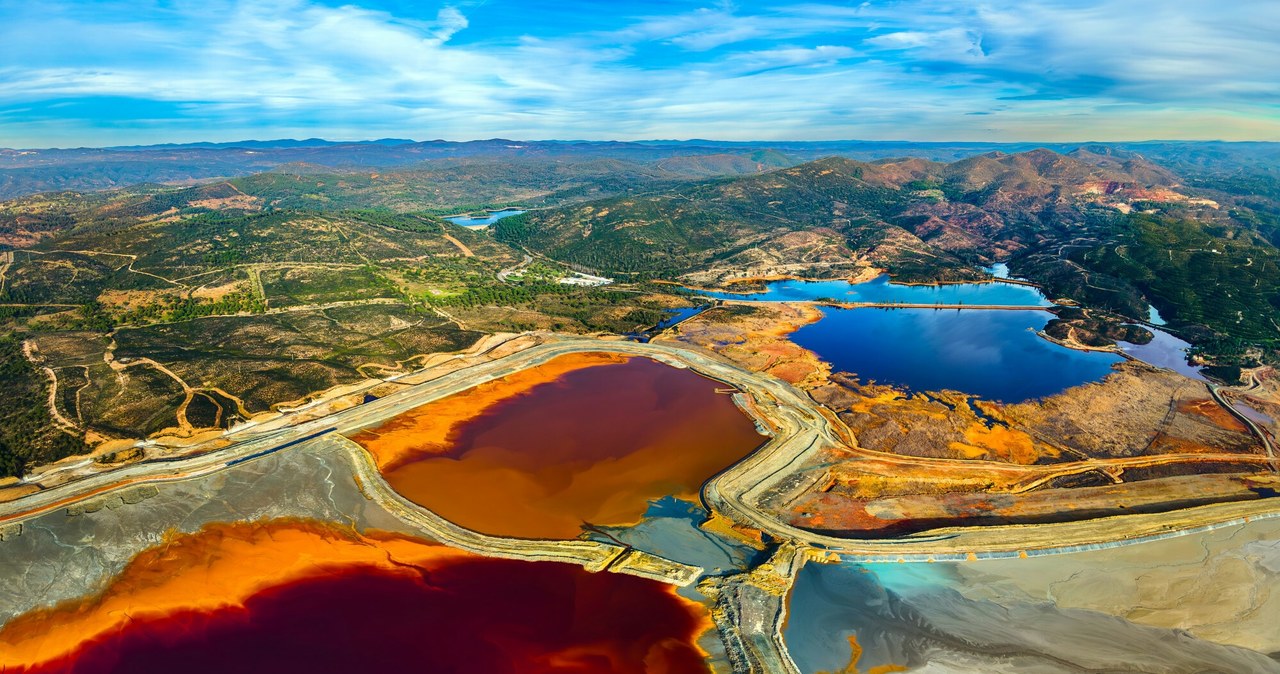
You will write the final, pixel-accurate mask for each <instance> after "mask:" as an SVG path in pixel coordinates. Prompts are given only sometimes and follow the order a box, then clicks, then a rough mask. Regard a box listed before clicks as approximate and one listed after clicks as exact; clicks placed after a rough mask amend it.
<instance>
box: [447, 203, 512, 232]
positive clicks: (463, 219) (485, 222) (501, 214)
mask: <svg viewBox="0 0 1280 674" xmlns="http://www.w3.org/2000/svg"><path fill="white" fill-rule="evenodd" d="M521 213H524V211H521V210H518V209H514V208H509V209H507V210H505V211H489V216H488V217H485V218H476V217H472V216H470V215H459V216H456V217H452V218H445V220H448V221H449V222H452V223H453V224H455V225H462V226H463V227H477V228H479V227H488V226H489V225H492V224H493V223H495V222H497V221H499V220H501V219H503V218H509V217H511V216H513V215H520V214H521Z"/></svg>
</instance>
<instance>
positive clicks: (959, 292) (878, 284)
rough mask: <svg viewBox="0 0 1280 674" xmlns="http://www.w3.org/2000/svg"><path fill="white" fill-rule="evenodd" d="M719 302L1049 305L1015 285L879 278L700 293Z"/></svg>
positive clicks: (1037, 294)
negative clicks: (917, 282) (905, 282)
mask: <svg viewBox="0 0 1280 674" xmlns="http://www.w3.org/2000/svg"><path fill="white" fill-rule="evenodd" d="M702 292H703V294H705V295H707V296H709V297H714V298H717V299H723V300H748V301H767V302H806V301H816V300H835V301H836V302H877V303H892V302H897V303H905V304H969V305H995V306H1032V307H1047V306H1050V304H1051V303H1050V302H1049V300H1047V299H1045V296H1044V295H1043V294H1041V293H1040V291H1039V290H1037V289H1035V288H1033V287H1031V286H1025V285H1019V284H1015V283H1000V282H993V283H953V284H947V285H903V284H901V283H891V282H890V281H889V277H888V276H880V277H878V278H876V279H874V280H871V281H867V282H866V283H850V282H848V281H796V280H787V281H772V282H770V283H768V284H767V285H766V287H765V290H763V291H761V292H757V293H749V294H743V293H727V292H716V291H702Z"/></svg>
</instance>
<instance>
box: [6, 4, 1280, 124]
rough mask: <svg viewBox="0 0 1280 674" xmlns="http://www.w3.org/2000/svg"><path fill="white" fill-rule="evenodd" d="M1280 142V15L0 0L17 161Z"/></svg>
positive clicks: (1184, 7)
mask: <svg viewBox="0 0 1280 674" xmlns="http://www.w3.org/2000/svg"><path fill="white" fill-rule="evenodd" d="M312 136H319V137H325V138H331V139H367V138H378V137H389V136H394V137H403V138H414V139H419V140H425V139H432V138H446V139H451V140H466V139H474V138H491V137H507V138H517V139H543V138H566V139H567V138H574V139H579V138H581V139H650V138H715V139H725V140H751V139H760V140H771V139H798V140H816V139H853V138H860V139H907V140H1043V141H1079V140H1141V139H1150V138H1193V139H1208V138H1221V139H1228V140H1242V139H1255V140H1280V2H1276V1H1275V0H1231V1H1223V2H1209V1H1206V0H1164V1H1161V2H1153V1H1150V0H982V1H979V2H961V1H956V0H910V1H906V0H903V1H887V2H862V1H857V2H838V1H833V0H827V1H822V0H816V1H812V2H781V1H779V2H768V1H760V2H746V1H743V2H737V3H732V2H694V1H686V0H655V1H648V2H635V1H631V0H615V1H604V2H579V1H576V0H560V1H553V0H537V1H530V0H459V1H457V2H449V3H444V4H437V3H432V2H430V1H424V2H414V1H410V0H384V1H382V2H358V3H340V2H323V1H319V0H258V1H253V2H249V1H245V0H166V1H158V0H156V1H148V0H138V1H130V2H115V1H112V0H100V1H94V2H68V1H66V0H41V1H40V2H29V1H26V0H23V1H18V0H0V146H9V147H39V146H72V145H114V144H125V143H152V142H170V141H175V142H182V141H194V140H239V139H245V138H279V137H298V138H303V137H312Z"/></svg>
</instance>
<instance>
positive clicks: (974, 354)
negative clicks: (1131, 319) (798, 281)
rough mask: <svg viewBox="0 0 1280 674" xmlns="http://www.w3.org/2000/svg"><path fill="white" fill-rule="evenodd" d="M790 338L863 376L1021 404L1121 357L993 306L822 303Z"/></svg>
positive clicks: (1027, 314)
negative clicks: (1058, 338) (817, 314)
mask: <svg viewBox="0 0 1280 674" xmlns="http://www.w3.org/2000/svg"><path fill="white" fill-rule="evenodd" d="M823 313H824V318H823V319H822V320H820V321H818V322H817V323H812V324H810V325H807V326H805V327H803V328H800V329H799V330H797V331H796V332H795V333H793V334H792V337H791V338H792V340H793V341H795V343H797V344H799V345H800V346H803V347H805V348H807V349H809V350H811V351H813V352H814V353H817V354H818V356H819V357H820V358H822V359H823V360H825V361H827V362H829V363H831V364H832V367H833V369H834V370H835V371H836V372H851V373H853V374H855V375H857V376H858V378H859V379H860V380H862V381H863V382H867V381H871V380H874V381H876V382H878V383H881V384H892V385H895V386H900V387H904V388H908V389H911V390H914V391H936V390H942V389H950V390H955V391H962V392H965V393H971V394H973V395H976V396H979V397H982V398H987V399H992V400H1000V401H1003V402H1019V401H1022V400H1026V399H1028V398H1039V397H1044V396H1048V395H1053V394H1055V393H1059V392H1061V391H1063V390H1065V389H1067V388H1070V387H1072V386H1077V385H1079V384H1084V383H1087V382H1091V381H1097V380H1100V379H1102V378H1103V377H1105V376H1106V375H1107V373H1109V372H1110V371H1111V366H1112V365H1113V364H1115V363H1117V362H1119V361H1120V360H1122V357H1121V356H1119V355H1116V354H1110V353H1102V352H1086V351H1075V350H1072V349H1068V348H1066V347H1062V346H1058V345H1057V344H1054V343H1052V342H1049V341H1047V340H1045V339H1043V338H1041V337H1040V336H1039V335H1037V334H1036V333H1037V331H1039V330H1041V329H1043V328H1044V326H1045V324H1046V323H1048V322H1049V320H1050V319H1052V318H1053V315H1052V314H1050V313H1048V312H1045V311H1008V310H999V309H963V310H961V309H938V310H934V309H824V310H823Z"/></svg>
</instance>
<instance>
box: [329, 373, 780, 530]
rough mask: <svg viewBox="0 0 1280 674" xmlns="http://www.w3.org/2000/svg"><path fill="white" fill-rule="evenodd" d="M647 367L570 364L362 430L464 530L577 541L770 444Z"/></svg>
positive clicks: (689, 489) (735, 415) (705, 390)
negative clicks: (588, 529) (587, 527)
mask: <svg viewBox="0 0 1280 674" xmlns="http://www.w3.org/2000/svg"><path fill="white" fill-rule="evenodd" d="M726 388H727V387H726V386H725V385H724V384H722V383H720V382H716V381H714V380H711V379H708V378H706V377H703V376H701V375H699V374H697V373H696V372H693V371H692V370H688V369H681V368H676V367H671V366H669V365H665V364H662V363H659V362H657V361H654V360H650V359H648V358H639V357H635V358H630V357H626V356H621V355H617V354H604V353H590V354H577V355H569V356H561V357H559V358H556V359H553V360H551V361H549V362H547V363H545V364H543V365H540V366H537V367H534V368H530V369H528V370H523V371H521V372H518V373H515V374H513V375H511V376H509V377H505V378H502V379H499V380H495V381H492V382H488V383H485V384H481V385H479V386H476V387H474V388H472V389H469V390H467V391H464V392H462V393H460V394H457V395H454V396H450V397H448V398H445V399H442V400H439V401H436V402H433V403H429V404H427V405H424V406H422V407H419V408H416V409H414V410H411V411H409V412H406V413H404V414H402V415H400V416H397V417H395V418H392V419H390V420H389V421H387V422H385V423H384V424H382V425H381V426H379V427H376V428H372V429H369V430H366V431H363V432H361V433H359V434H357V435H355V436H353V439H354V440H355V441H356V442H358V443H360V444H361V445H362V446H363V447H365V449H367V450H368V451H369V452H370V453H371V454H372V455H373V457H374V459H375V461H376V462H377V463H378V466H379V468H380V469H381V471H382V473H383V475H384V476H385V477H386V479H387V481H388V482H389V483H390V485H391V486H392V487H393V488H394V489H395V490H396V491H398V492H399V493H401V494H403V495H404V496H405V497H407V498H409V499H410V500H412V501H414V502H415V503H418V504H420V505H422V506H425V507H426V508H428V509H430V510H432V511H434V512H435V513H437V514H439V515H440V516H442V517H444V518H446V519H448V520H450V521H452V522H454V523H456V524H459V525H461V526H464V527H467V528H469V529H473V530H475V531H479V532H482V533H486V534H493V535H500V536H512V537H520V538H554V539H569V538H575V537H577V536H578V534H579V533H581V531H582V526H583V524H584V523H589V524H592V525H618V524H628V523H632V522H636V521H638V520H639V519H640V518H641V516H642V515H643V513H644V512H645V510H646V508H647V506H648V503H649V502H650V501H652V500H654V499H657V498H661V497H663V496H678V497H683V498H696V497H697V494H698V492H699V490H700V488H701V486H702V484H703V482H705V481H706V480H707V479H708V478H710V477H711V476H713V475H715V474H716V473H718V472H719V471H721V470H723V469H724V468H725V467H727V466H729V465H731V464H732V463H734V462H735V461H737V460H739V459H741V458H742V457H744V456H746V455H747V454H750V453H751V451H752V450H754V449H755V448H756V447H758V446H759V445H760V444H761V443H762V442H763V441H764V438H763V437H762V436H761V435H760V434H759V433H758V432H757V431H756V428H755V424H754V422H752V421H751V419H750V418H748V417H747V415H746V414H745V413H743V411H742V410H741V409H739V408H738V406H737V405H736V404H735V403H734V402H733V399H732V396H730V395H728V394H727V393H725V392H717V389H719V390H720V391H724V390H726Z"/></svg>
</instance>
